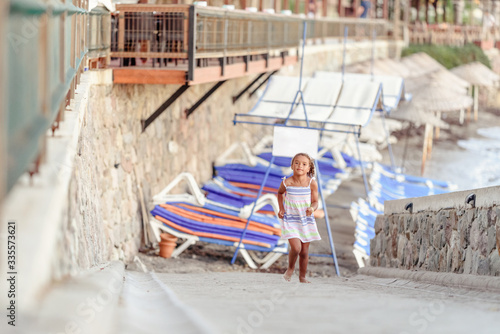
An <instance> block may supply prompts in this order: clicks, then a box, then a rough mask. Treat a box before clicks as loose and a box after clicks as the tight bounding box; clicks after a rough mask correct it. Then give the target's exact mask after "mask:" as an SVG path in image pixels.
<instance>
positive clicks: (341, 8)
mask: <svg viewBox="0 0 500 334" xmlns="http://www.w3.org/2000/svg"><path fill="white" fill-rule="evenodd" d="M337 12H338V14H339V17H344V6H342V0H337Z"/></svg>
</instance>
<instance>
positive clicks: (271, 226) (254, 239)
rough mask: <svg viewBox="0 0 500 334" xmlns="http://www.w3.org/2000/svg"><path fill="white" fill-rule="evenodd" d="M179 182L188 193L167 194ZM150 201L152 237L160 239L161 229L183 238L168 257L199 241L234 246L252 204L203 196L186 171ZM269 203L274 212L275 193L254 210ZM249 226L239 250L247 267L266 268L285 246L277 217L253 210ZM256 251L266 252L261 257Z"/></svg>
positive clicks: (258, 201) (276, 207)
mask: <svg viewBox="0 0 500 334" xmlns="http://www.w3.org/2000/svg"><path fill="white" fill-rule="evenodd" d="M181 181H186V182H187V184H188V187H189V190H190V193H183V194H170V192H171V191H172V189H174V188H175V187H176V186H177V185H178V184H179V183H180V182H181ZM153 200H154V202H155V204H156V206H155V207H154V209H153V210H151V219H150V227H151V229H152V231H153V234H154V235H155V238H156V240H157V241H158V242H159V241H160V233H161V232H162V231H163V232H167V233H170V234H172V235H174V236H176V237H178V238H179V239H182V240H184V241H183V243H182V244H181V245H179V246H178V247H177V248H176V250H175V251H174V253H173V254H172V257H176V256H178V255H179V254H181V253H182V252H183V251H184V250H185V249H187V248H188V247H189V246H191V245H193V244H195V243H197V242H199V241H203V242H208V243H215V244H219V245H225V246H231V247H237V246H238V244H239V239H240V237H241V235H242V234H243V231H244V228H245V225H246V219H247V218H248V217H249V216H250V212H251V208H252V206H253V204H252V205H247V206H244V207H242V208H238V207H235V206H232V205H230V204H227V203H219V202H216V201H212V200H210V199H208V198H206V197H205V196H204V195H203V193H202V192H201V190H200V188H199V187H198V185H197V184H196V182H195V181H194V178H193V177H192V176H191V175H190V174H188V173H182V174H180V175H178V176H177V177H176V178H175V179H174V180H173V181H172V182H171V183H170V184H169V185H168V186H167V187H165V189H163V190H162V191H161V192H160V193H159V194H157V195H155V196H154V197H153ZM269 204H270V205H271V207H272V209H273V211H274V212H277V210H279V208H278V203H277V199H276V196H275V195H270V194H268V195H264V196H261V197H260V198H259V199H258V200H257V206H256V210H259V209H261V208H263V207H265V206H266V205H269ZM214 221H216V222H214ZM249 226H250V227H249V229H248V230H247V231H246V233H245V239H244V240H243V243H242V244H241V249H240V252H241V254H242V256H243V258H244V260H245V261H246V262H247V264H248V265H249V267H250V268H253V269H256V268H258V265H261V268H264V269H265V268H269V266H271V265H272V264H273V263H274V262H275V261H276V260H277V259H278V258H279V257H280V256H281V255H283V254H284V253H286V252H287V248H288V247H287V243H286V242H285V241H284V240H282V239H281V238H280V236H279V234H280V228H279V226H280V225H279V220H278V218H277V217H276V215H273V216H268V215H263V214H259V213H254V214H252V216H251V223H250V225H249ZM266 226H267V227H266ZM256 252H266V253H268V254H267V255H266V256H264V257H263V258H261V257H259V256H258V255H257V254H256Z"/></svg>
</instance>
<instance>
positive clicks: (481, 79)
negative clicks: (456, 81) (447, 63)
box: [450, 61, 500, 87]
mask: <svg viewBox="0 0 500 334" xmlns="http://www.w3.org/2000/svg"><path fill="white" fill-rule="evenodd" d="M450 71H451V72H452V73H453V74H455V75H456V76H458V77H460V78H462V79H463V80H465V81H467V82H469V83H470V84H471V85H475V86H482V87H492V86H495V85H496V84H497V83H498V82H499V81H500V76H499V75H498V74H496V73H495V72H493V71H492V70H490V69H489V68H488V67H486V66H485V65H483V64H481V63H480V62H477V61H476V62H473V63H469V64H465V65H460V66H457V67H454V68H452V69H451V70H450Z"/></svg>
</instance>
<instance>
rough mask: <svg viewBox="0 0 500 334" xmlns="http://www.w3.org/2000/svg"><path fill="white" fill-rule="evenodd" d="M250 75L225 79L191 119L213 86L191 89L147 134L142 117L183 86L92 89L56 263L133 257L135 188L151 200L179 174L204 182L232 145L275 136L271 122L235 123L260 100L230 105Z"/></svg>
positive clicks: (136, 243)
mask: <svg viewBox="0 0 500 334" xmlns="http://www.w3.org/2000/svg"><path fill="white" fill-rule="evenodd" d="M251 79H252V78H242V79H237V80H231V81H230V82H226V83H225V84H224V85H223V86H222V87H221V88H220V89H219V90H218V91H216V92H215V93H214V94H213V95H212V96H211V97H210V98H209V99H208V100H207V101H206V102H205V103H204V104H202V105H201V106H200V107H199V108H198V109H197V110H196V111H195V112H194V113H193V114H191V116H190V117H189V118H186V116H185V113H184V110H185V108H189V107H190V106H192V105H193V104H194V103H195V102H196V101H197V100H198V99H199V98H200V97H201V96H203V95H204V94H205V92H206V91H208V90H209V89H210V88H211V87H212V84H204V85H197V86H193V87H191V88H189V89H188V90H187V91H186V92H185V93H184V94H183V95H182V96H181V97H180V98H179V99H178V100H177V101H176V102H175V103H174V104H172V105H171V106H170V107H169V108H168V109H167V110H165V111H164V113H163V114H162V115H161V116H160V117H159V118H157V119H156V120H155V121H154V122H153V123H152V124H151V125H150V126H149V127H148V128H147V129H146V131H145V132H142V127H141V119H146V118H147V117H149V116H150V115H151V114H152V113H153V112H154V111H155V110H156V108H158V107H159V106H160V105H161V104H162V103H163V102H164V101H165V100H166V99H168V98H169V97H170V96H171V95H172V94H173V93H174V92H175V91H176V90H177V88H178V86H160V85H115V86H102V85H96V86H93V87H91V89H90V96H89V106H88V110H87V113H86V115H85V119H84V124H83V127H82V130H81V133H80V137H79V143H78V148H77V152H76V153H77V154H76V156H75V162H74V169H73V170H72V173H73V176H72V181H71V183H70V189H69V194H68V195H69V209H68V212H67V213H64V214H66V215H67V219H65V220H66V224H64V226H63V231H62V233H61V237H60V238H59V240H60V245H59V249H60V252H61V254H64V256H61V257H60V259H59V262H58V263H57V265H56V266H57V267H58V271H60V272H74V271H75V270H78V269H79V268H88V267H92V266H95V265H97V264H99V263H102V262H105V261H107V260H110V259H112V260H123V261H131V260H132V259H133V256H134V255H135V254H137V251H138V248H139V247H140V245H141V240H142V220H141V219H142V215H141V210H140V208H141V207H140V205H141V204H140V196H139V191H138V186H140V187H141V188H142V189H143V192H144V201H145V203H146V205H148V204H149V203H151V198H152V196H154V195H155V194H156V193H158V192H159V191H161V190H162V189H163V188H164V187H165V186H167V185H168V183H169V182H170V181H172V180H173V179H174V178H175V177H176V176H177V175H178V174H179V173H181V172H189V173H192V174H193V175H194V177H195V179H196V180H197V181H198V183H200V184H202V183H203V182H205V181H207V180H209V179H210V178H211V177H212V163H213V162H214V161H215V159H216V158H217V157H218V156H219V155H220V154H221V153H223V152H224V150H225V149H227V148H228V147H229V146H230V145H231V144H232V143H233V142H236V141H245V142H247V143H248V144H249V145H253V144H254V143H255V142H256V141H257V140H258V139H260V138H261V137H262V136H263V135H265V134H268V133H272V132H271V130H272V129H271V128H270V127H267V128H263V127H257V126H250V125H242V124H238V125H233V123H232V119H233V115H234V113H237V112H238V113H242V112H245V113H246V112H248V110H249V109H250V108H251V107H252V106H253V105H254V104H255V102H256V97H253V98H251V99H248V98H247V97H242V98H241V99H240V100H239V101H237V103H236V104H234V105H233V104H232V99H231V97H232V96H233V95H235V94H236V93H238V91H239V90H240V89H242V88H244V87H245V86H246V84H247V83H248V82H249V81H250V80H251ZM182 190H183V189H179V191H182ZM150 209H151V207H148V208H147V210H148V211H149V210H150Z"/></svg>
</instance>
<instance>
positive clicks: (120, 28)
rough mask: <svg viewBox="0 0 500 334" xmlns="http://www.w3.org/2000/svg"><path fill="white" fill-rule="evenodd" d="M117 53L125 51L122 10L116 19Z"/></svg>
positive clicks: (123, 15)
mask: <svg viewBox="0 0 500 334" xmlns="http://www.w3.org/2000/svg"><path fill="white" fill-rule="evenodd" d="M118 51H119V52H123V51H125V12H124V11H122V10H121V11H120V16H119V17H118Z"/></svg>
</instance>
